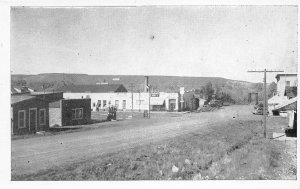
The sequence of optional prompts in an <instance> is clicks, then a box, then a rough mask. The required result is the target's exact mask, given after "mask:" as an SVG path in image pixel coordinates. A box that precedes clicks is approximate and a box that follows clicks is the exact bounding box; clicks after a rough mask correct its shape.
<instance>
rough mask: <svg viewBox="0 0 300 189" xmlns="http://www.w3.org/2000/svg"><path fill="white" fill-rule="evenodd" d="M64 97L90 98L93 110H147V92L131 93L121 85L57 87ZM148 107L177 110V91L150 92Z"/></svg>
mask: <svg viewBox="0 0 300 189" xmlns="http://www.w3.org/2000/svg"><path fill="white" fill-rule="evenodd" d="M58 90H60V91H64V98H65V99H79V98H90V99H91V109H92V110H93V111H100V110H105V109H107V108H108V107H109V106H116V107H117V109H118V110H124V111H125V110H131V109H133V110H148V109H149V93H148V92H141V93H137V92H135V93H131V92H127V89H126V88H125V87H124V86H123V85H116V84H115V85H80V86H79V85H76V86H75V85H74V86H67V87H65V88H60V89H58ZM150 96H151V97H150V108H151V109H152V110H161V111H178V96H179V95H178V93H164V92H158V93H151V94H150Z"/></svg>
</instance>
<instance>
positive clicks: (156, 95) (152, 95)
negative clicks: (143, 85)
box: [151, 93, 159, 97]
mask: <svg viewBox="0 0 300 189" xmlns="http://www.w3.org/2000/svg"><path fill="white" fill-rule="evenodd" d="M151 97H159V93H151Z"/></svg>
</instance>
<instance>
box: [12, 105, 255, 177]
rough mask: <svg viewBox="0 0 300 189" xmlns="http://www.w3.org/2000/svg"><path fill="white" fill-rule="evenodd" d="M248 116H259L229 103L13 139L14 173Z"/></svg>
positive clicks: (112, 150)
mask: <svg viewBox="0 0 300 189" xmlns="http://www.w3.org/2000/svg"><path fill="white" fill-rule="evenodd" d="M170 115H171V116H170ZM172 115H173V116H172ZM246 118H247V119H249V118H251V119H260V117H259V116H253V115H251V107H249V106H229V107H224V108H222V109H219V110H218V111H216V112H205V113H187V114H179V113H175V114H169V116H164V115H163V114H162V115H156V116H153V117H152V118H151V119H150V120H148V119H138V120H126V121H117V122H110V123H98V125H99V124H100V125H101V124H102V125H103V124H104V125H105V124H109V125H110V126H109V127H103V128H101V127H99V128H97V129H92V130H87V131H82V132H75V133H68V134H61V135H55V136H45V137H37V138H28V139H21V140H13V141H12V162H11V163H12V174H14V175H19V174H20V175H21V174H28V173H35V172H37V171H40V170H43V169H49V168H53V167H56V166H58V167H59V166H62V165H66V164H69V163H73V162H78V161H82V160H86V159H89V158H93V157H95V156H99V155H101V154H105V153H109V152H115V151H118V150H121V149H127V148H131V147H135V146H138V145H143V144H147V143H151V142H159V141H160V140H163V139H167V138H171V137H175V136H178V135H184V134H186V133H191V132H193V131H195V130H199V129H209V126H210V125H212V124H214V125H217V124H219V125H220V126H221V125H222V124H221V123H223V122H225V121H229V120H232V119H241V120H242V119H246ZM95 126H97V124H96V125H95Z"/></svg>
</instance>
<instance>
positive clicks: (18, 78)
mask: <svg viewBox="0 0 300 189" xmlns="http://www.w3.org/2000/svg"><path fill="white" fill-rule="evenodd" d="M11 81H12V84H14V85H18V84H20V83H24V82H25V83H26V84H27V86H28V87H31V88H34V89H35V90H37V91H42V90H43V88H42V86H43V85H44V86H45V84H46V85H47V89H46V91H53V90H54V91H55V90H56V89H58V88H59V87H62V86H64V85H88V84H89V85H91V84H96V83H101V82H107V83H109V84H123V85H124V86H125V87H126V88H127V89H128V91H129V90H130V85H131V84H132V85H133V86H134V87H133V91H134V92H138V91H139V90H140V91H143V85H144V76H141V75H88V74H63V73H46V74H38V75H11ZM208 82H211V83H212V84H213V87H219V88H220V89H221V90H222V91H224V92H226V93H229V94H232V95H234V96H236V97H235V98H236V101H237V102H240V101H241V102H242V101H245V99H247V98H248V92H254V91H257V90H258V89H259V88H260V87H259V85H260V84H255V83H251V82H246V81H236V80H230V79H225V78H221V77H179V76H149V84H150V85H151V86H153V88H154V89H155V90H157V91H162V92H179V87H184V88H185V90H186V91H188V90H193V89H200V88H201V87H202V86H205V84H206V83H208Z"/></svg>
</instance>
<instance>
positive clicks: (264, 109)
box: [248, 69, 283, 138]
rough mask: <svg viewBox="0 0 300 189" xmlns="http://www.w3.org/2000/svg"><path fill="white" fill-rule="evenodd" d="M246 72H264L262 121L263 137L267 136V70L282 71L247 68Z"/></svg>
mask: <svg viewBox="0 0 300 189" xmlns="http://www.w3.org/2000/svg"><path fill="white" fill-rule="evenodd" d="M248 72H258V73H262V72H263V73H264V107H263V122H264V137H265V138H267V114H266V107H267V72H283V71H282V70H266V69H264V70H249V71H248Z"/></svg>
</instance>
